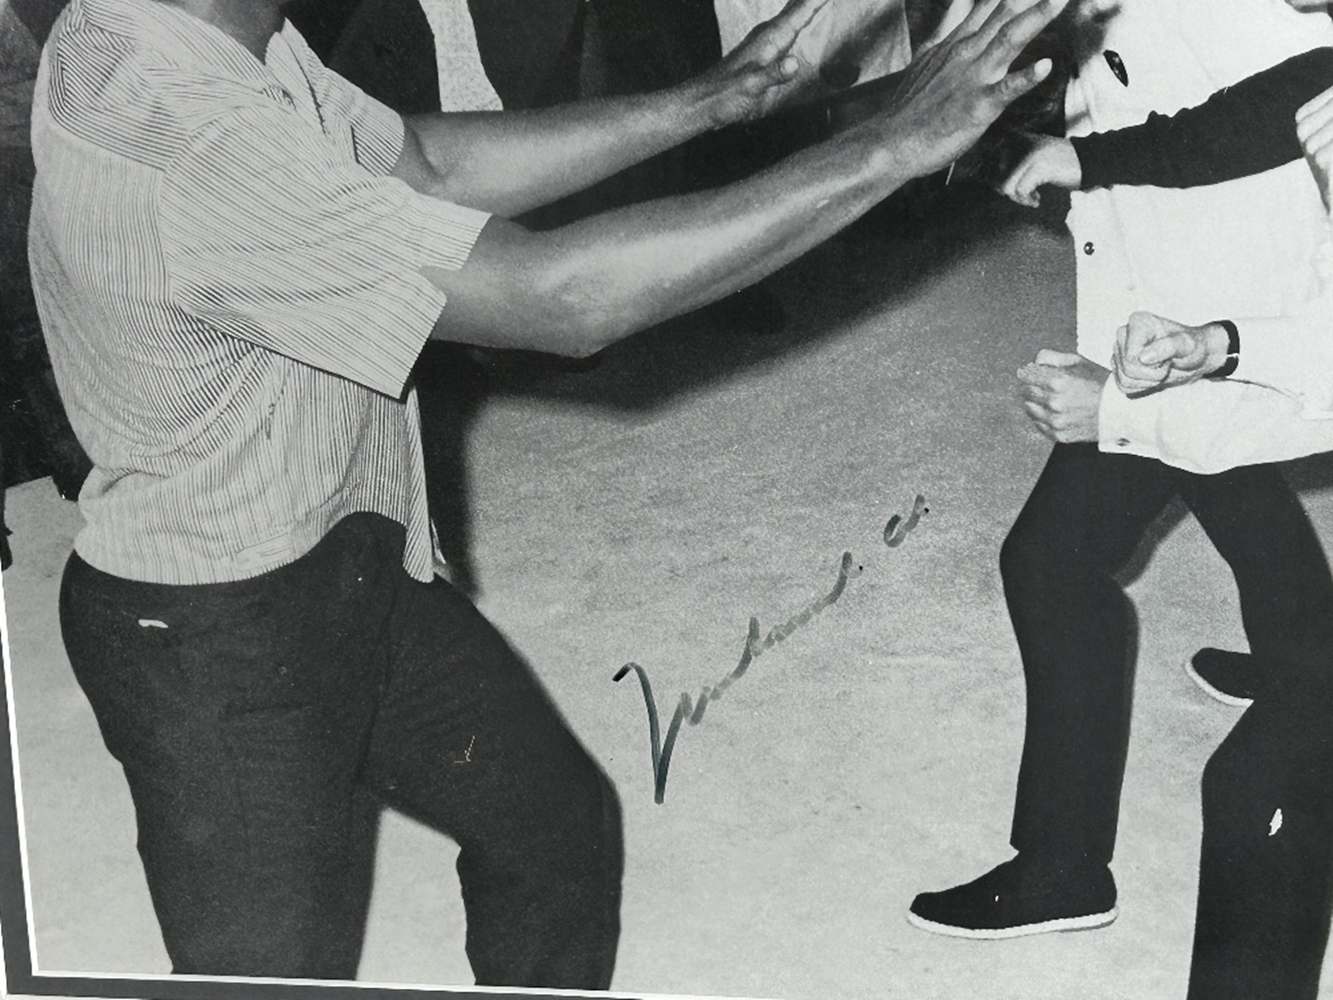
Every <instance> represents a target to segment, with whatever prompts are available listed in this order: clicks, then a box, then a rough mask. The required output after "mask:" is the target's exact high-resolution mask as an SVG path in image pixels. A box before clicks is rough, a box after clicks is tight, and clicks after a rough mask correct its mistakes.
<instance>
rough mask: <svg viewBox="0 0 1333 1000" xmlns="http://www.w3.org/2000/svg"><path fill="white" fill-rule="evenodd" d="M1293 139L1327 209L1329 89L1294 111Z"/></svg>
mask: <svg viewBox="0 0 1333 1000" xmlns="http://www.w3.org/2000/svg"><path fill="white" fill-rule="evenodd" d="M1296 135H1297V137H1299V138H1300V140H1301V149H1303V150H1305V162H1306V163H1308V164H1309V165H1310V171H1311V173H1313V174H1314V179H1315V180H1316V181H1317V182H1318V183H1319V193H1320V194H1321V195H1322V196H1323V198H1324V208H1326V209H1327V208H1329V207H1330V205H1331V204H1333V192H1330V190H1329V179H1330V177H1333V87H1330V88H1329V89H1328V90H1326V91H1324V92H1323V93H1322V94H1320V95H1319V96H1318V97H1316V98H1315V99H1314V100H1312V101H1309V102H1308V103H1306V104H1302V105H1301V106H1300V107H1299V108H1297V109H1296Z"/></svg>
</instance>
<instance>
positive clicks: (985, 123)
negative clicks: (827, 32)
mask: <svg viewBox="0 0 1333 1000" xmlns="http://www.w3.org/2000/svg"><path fill="white" fill-rule="evenodd" d="M1065 3H1066V0H984V2H981V3H978V4H977V5H976V6H975V7H973V9H972V10H971V12H970V13H969V14H968V15H967V17H965V18H964V19H963V21H962V22H961V23H960V24H959V25H958V27H957V28H955V29H954V30H953V31H951V32H949V34H948V35H946V36H945V37H944V38H943V39H942V40H941V41H940V42H939V44H937V45H935V46H933V47H931V48H930V49H928V50H926V51H924V52H921V53H919V54H918V55H917V57H916V58H915V59H914V60H913V61H912V65H911V66H909V67H908V68H907V71H906V72H905V73H904V74H903V76H902V79H901V81H900V82H899V85H898V87H897V89H896V91H895V92H894V94H893V97H892V98H891V99H890V100H889V102H888V105H887V106H886V108H885V110H884V113H883V116H882V118H881V119H880V121H881V124H882V127H883V136H884V142H885V145H886V147H887V150H888V152H889V154H890V155H892V156H894V157H895V158H896V159H898V160H899V161H900V162H901V163H902V165H903V166H904V167H905V168H906V169H907V170H908V172H909V173H910V174H912V175H914V176H921V175H924V174H929V173H934V172H935V171H937V170H942V169H943V168H945V167H947V166H948V165H949V164H950V163H952V162H953V161H954V160H956V159H957V158H958V157H959V156H960V155H962V153H964V152H965V151H966V150H967V149H968V148H969V147H970V146H971V145H972V144H973V143H975V142H976V141H977V139H979V138H980V137H981V134H982V133H983V132H985V131H986V129H987V128H989V127H990V125H991V123H992V122H994V121H995V119H996V118H998V117H999V116H1000V113H1001V112H1002V111H1003V110H1004V109H1005V108H1006V107H1008V106H1009V104H1010V103H1011V102H1013V101H1015V100H1017V99H1018V98H1019V97H1021V96H1022V95H1024V94H1026V93H1027V92H1028V91H1029V90H1031V89H1032V88H1033V87H1035V86H1036V85H1037V84H1039V83H1040V82H1041V81H1042V80H1044V79H1045V78H1046V76H1047V74H1048V73H1050V71H1051V62H1050V60H1049V59H1041V60H1039V61H1037V62H1035V63H1033V64H1032V65H1031V66H1029V67H1027V68H1026V69H1022V70H1018V71H1016V72H1012V73H1011V72H1010V71H1009V66H1010V64H1011V63H1012V62H1013V61H1014V60H1015V59H1016V58H1017V57H1018V56H1019V55H1020V54H1021V53H1022V51H1023V49H1024V48H1026V47H1027V44H1028V43H1029V42H1030V41H1032V39H1033V38H1035V37H1036V36H1037V33H1038V32H1040V31H1041V29H1042V28H1044V27H1045V26H1046V25H1047V24H1048V23H1049V22H1050V21H1051V20H1052V19H1053V18H1054V17H1055V16H1056V15H1057V14H1059V13H1060V11H1061V10H1063V9H1064V6H1065Z"/></svg>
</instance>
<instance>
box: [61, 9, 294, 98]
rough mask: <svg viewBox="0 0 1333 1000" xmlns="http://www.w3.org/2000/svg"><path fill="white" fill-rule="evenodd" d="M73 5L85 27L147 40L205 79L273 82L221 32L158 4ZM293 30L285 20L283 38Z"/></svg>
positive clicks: (269, 84) (262, 86) (259, 84)
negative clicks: (90, 26)
mask: <svg viewBox="0 0 1333 1000" xmlns="http://www.w3.org/2000/svg"><path fill="white" fill-rule="evenodd" d="M74 6H75V7H76V8H78V9H79V11H80V12H81V13H82V15H83V17H84V18H86V20H87V22H88V23H89V24H91V25H94V26H96V27H98V28H101V29H103V30H106V31H109V32H111V33H113V34H118V35H125V36H128V37H130V38H133V39H135V40H137V41H143V42H146V43H147V44H148V45H149V46H151V47H152V48H153V49H154V50H156V51H157V52H159V53H160V54H162V55H163V56H165V57H166V58H168V59H170V60H171V61H173V62H178V63H180V64H181V65H183V66H188V67H190V68H191V69H193V70H196V71H199V72H201V73H204V74H206V75H213V74H217V75H218V76H220V77H223V78H226V79H229V80H233V81H236V82H239V83H242V84H245V85H251V86H254V87H256V88H257V89H262V90H267V89H270V88H272V87H273V86H274V85H275V84H276V83H277V81H276V80H275V79H274V77H273V74H272V73H271V72H270V71H269V69H268V67H267V66H265V64H264V63H263V62H261V61H260V60H258V59H256V58H255V57H254V55H253V54H252V53H251V52H250V51H249V50H247V49H246V48H245V46H243V45H241V43H240V42H238V41H236V39H234V38H232V37H231V36H230V35H228V34H227V33H226V32H225V31H223V30H222V29H221V28H218V27H215V26H214V25H212V24H209V23H208V22H207V21H203V20H200V19H199V18H197V17H194V16H193V15H191V14H187V13H185V12H184V11H182V10H178V9H176V8H175V7H172V6H170V5H168V4H165V3H161V2H159V0H74ZM294 32H295V28H293V27H292V26H291V23H290V22H284V23H283V26H282V29H281V33H282V34H283V35H289V34H291V33H294ZM274 37H275V38H276V37H277V36H276V35H275V36H274ZM269 44H270V46H271V45H272V44H273V42H272V40H270V42H269Z"/></svg>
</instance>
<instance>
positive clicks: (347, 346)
mask: <svg viewBox="0 0 1333 1000" xmlns="http://www.w3.org/2000/svg"><path fill="white" fill-rule="evenodd" d="M402 142H403V124H402V120H401V119H400V118H399V116H398V115H396V114H395V113H393V112H392V111H390V110H389V109H388V108H386V107H384V106H383V105H382V104H379V103H377V102H375V101H374V100H372V99H370V98H369V97H367V96H366V95H365V94H363V93H362V92H361V91H360V90H358V89H357V88H355V87H353V86H352V85H351V84H350V83H348V82H347V81H346V80H344V79H342V78H341V77H340V76H338V75H337V74H336V73H333V72H332V71H330V70H328V69H327V68H325V67H324V66H323V65H322V64H321V63H320V62H319V60H318V59H317V58H316V57H315V56H314V54H313V53H312V52H311V51H310V50H309V48H308V47H307V46H306V44H305V42H304V40H303V39H302V38H301V37H300V35H299V34H298V33H297V32H296V31H295V30H294V29H293V28H292V27H291V25H290V24H287V25H284V26H283V28H282V30H281V32H279V33H278V34H276V35H274V37H273V39H272V40H271V42H270V44H269V46H268V50H267V52H266V55H265V59H264V61H263V62H262V63H261V62H260V61H259V60H257V59H256V58H254V56H252V55H251V54H250V53H249V52H248V51H246V50H245V49H244V48H243V47H241V46H240V45H239V44H238V43H237V42H236V41H234V40H233V39H232V38H230V37H229V36H228V35H226V34H225V33H223V32H222V31H220V30H218V29H217V28H215V27H213V26H211V25H209V24H207V23H205V22H203V21H201V20H198V19H195V18H193V17H191V16H190V15H188V14H185V13H183V12H180V11H178V10H176V9H173V8H171V7H169V6H166V5H165V4H161V3H158V2H156V0H73V2H72V3H71V4H70V5H69V7H68V8H67V9H66V10H65V12H64V13H63V14H62V16H61V19H60V21H59V22H58V24H57V26H56V28H55V30H54V32H53V33H52V36H51V38H50V40H49V41H48V44H47V46H46V49H45V51H44V52H43V56H42V63H41V67H40V70H39V74H38V80H37V88H36V96H35V101H34V107H33V154H34V158H35V159H36V162H37V181H36V185H35V189H34V196H33V211H32V221H31V225H30V229H29V259H30V261H31V265H32V271H33V284H34V287H35V290H36V292H37V300H38V304H39V308H40V311H41V318H42V324H43V327H44V329H45V333H46V337H47V341H48V345H49V348H50V353H51V360H52V364H53V367H54V369H55V373H56V378H57V381H58V384H59V387H60V391H61V395H62V397H63V398H64V400H65V404H66V407H67V408H68V411H69V416H70V420H71V423H72V424H73V426H74V429H75V431H76V433H77V434H78V436H79V439H80V441H81V442H82V443H83V446H84V448H85V449H86V450H87V452H88V454H89V456H90V457H91V458H92V460H93V463H94V469H93V472H92V474H91V475H90V476H89V478H88V481H87V483H86V484H85V485H84V487H83V491H82V493H81V495H80V497H79V503H80V507H81V508H82V511H83V513H84V517H85V522H86V523H85V526H84V528H83V530H82V531H81V532H80V534H79V535H78V537H77V539H76V540H75V549H76V550H77V551H78V553H79V555H80V556H81V557H82V558H83V559H85V560H86V561H87V562H88V563H90V564H91V565H93V566H95V567H97V568H99V569H101V570H103V571H105V572H108V573H111V574H114V575H117V576H121V577H126V578H129V579H135V580H145V581H151V582H157V583H171V584H191V583H211V582H221V581H228V580H237V579H243V578H246V577H251V576H256V575H258V574H260V573H263V572H266V571H268V570H270V569H274V568H276V567H278V566H281V565H283V564H285V563H288V562H291V561H292V560H294V559H296V558H298V557H299V556H301V555H302V554H303V553H305V552H306V551H308V550H309V549H310V548H311V547H312V546H313V545H314V544H315V543H316V542H318V541H319V539H320V538H321V537H322V536H323V535H324V533H325V532H326V531H328V530H329V528H331V527H332V526H333V525H334V524H335V523H337V521H338V520H339V519H341V518H342V517H344V516H345V515H347V514H350V513H353V512H357V511H371V512H375V513H380V514H384V515H386V516H388V517H391V518H393V519H394V520H396V521H399V522H400V523H402V524H403V525H404V526H405V527H406V529H407V546H406V549H405V551H404V557H403V559H404V566H405V567H406V569H407V570H408V572H409V573H411V574H412V575H413V576H414V577H416V578H417V579H421V580H427V579H429V578H430V577H431V575H432V573H433V571H434V565H435V554H434V546H433V545H432V541H431V533H430V522H429V518H428V516H427V511H426V499H425V488H424V483H425V479H424V474H423V470H422V456H421V440H420V428H419V423H418V416H417V405H416V398H415V395H414V394H413V393H412V391H411V390H410V389H409V388H408V387H407V385H406V383H407V379H408V375H409V372H410V370H411V368H412V365H413V363H414V362H415V360H416V357H417V354H418V352H419V351H420V349H421V347H422V345H423V343H424V342H425V340H426V338H427V337H428V336H429V334H430V331H431V329H432V327H433V326H434V324H435V322H436V320H437V319H438V318H439V316H440V312H441V310H442V309H443V307H444V295H443V293H442V292H440V291H439V290H438V289H437V288H436V287H435V286H433V285H432V284H431V283H430V282H428V281H427V280H426V279H425V278H424V277H422V274H421V269H422V267H423V266H435V267H443V268H459V267H462V265H463V264H464V262H465V261H466V260H467V257H468V254H469V253H470V251H471V248H472V244H473V242H474V241H475V240H476V237H477V235H478V233H479V232H480V230H481V227H482V226H483V225H484V224H485V221H486V218H487V216H486V214H485V213H483V212H478V211H474V210H472V209H468V208H463V207H461V206H457V205H452V204H448V203H446V202H442V201H438V200H435V199H431V198H428V197H425V196H421V195H418V194H416V193H415V192H413V191H411V190H410V189H409V188H408V187H407V186H406V185H405V184H403V183H402V182H400V181H398V180H395V179H393V178H391V177H389V176H387V175H388V174H389V172H390V171H391V169H392V167H393V164H394V162H395V160H396V159H397V156H398V153H399V151H400V150H401V148H402Z"/></svg>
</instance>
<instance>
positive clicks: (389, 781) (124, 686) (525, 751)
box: [60, 514, 623, 989]
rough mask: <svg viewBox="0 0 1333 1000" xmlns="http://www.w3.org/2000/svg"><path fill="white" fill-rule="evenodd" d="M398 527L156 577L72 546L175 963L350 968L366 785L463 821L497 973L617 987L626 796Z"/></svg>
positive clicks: (79, 606)
mask: <svg viewBox="0 0 1333 1000" xmlns="http://www.w3.org/2000/svg"><path fill="white" fill-rule="evenodd" d="M402 548H403V532H402V529H401V528H400V527H399V526H398V525H396V524H394V523H393V522H390V521H388V520H387V519H384V518H381V517H378V516H375V515H367V514H358V515H353V516H351V517H348V518H346V519H344V520H343V521H342V522H340V523H339V524H338V525H337V526H336V527H335V528H334V529H333V531H331V532H330V533H329V534H328V536H326V537H325V538H324V540H323V541H322V542H320V544H319V545H318V546H317V547H316V548H315V549H314V550H312V551H311V552H310V553H309V554H307V555H306V556H304V557H303V558H302V559H300V560H298V561H297V562H295V563H293V564H291V565H289V566H286V567H284V568H282V569H279V570H276V571H273V572H270V573H267V574H265V575H263V576H260V577H258V578H256V579H253V580H247V581H242V582H238V583H226V584H215V585H206V586H161V585H155V584H144V583H136V582H131V581H127V580H123V579H119V578H116V577H112V576H108V575H107V574H105V573H102V572H100V571H98V570H96V569H93V568H92V567H90V566H88V565H87V564H86V563H85V562H83V561H82V560H80V559H79V558H78V557H77V556H74V557H72V558H71V559H70V562H69V564H68V566H67V568H66V571H65V576H64V581H63V587H62V591H61V600H60V612H61V625H62V628H63V632H64V639H65V645H66V648H67V650H68V651H69V657H70V662H71V663H72V664H73V667H74V671H75V673H76V675H77V676H78V679H79V683H80V684H81V685H82V686H83V689H84V691H85V692H86V693H87V696H88V699H89V701H90V702H91V703H92V706H93V710H94V711H95V713H96V715H97V720H98V723H99V724H100V726H101V729H102V735H103V737H104V739H105V741H106V745H107V748H108V749H109V750H110V751H111V753H112V754H114V755H115V757H116V758H117V759H118V760H119V761H120V763H121V764H122V765H123V766H124V769H125V776H126V778H127V780H128V782H129V786H130V791H131V793H132V795H133V798H134V806H135V810H136V815H137V818H138V827H139V853H140V855H141V857H142V859H143V864H144V869H145V871H146V873H147V877H148V886H149V890H150V892H151V894H152V899H153V904H154V907H155V909H156V912H157V916H158V920H159V923H160V924H161V928H162V934H163V937H164V939H165V942H166V946H167V951H168V953H169V955H170V956H171V960H172V963H173V967H174V969H175V971H176V972H178V973H197V974H205V975H263V976H281V977H313V978H339V979H350V978H353V977H354V976H355V974H356V957H357V954H358V953H359V947H360V938H361V932H362V929H363V923H364V917H365V897H364V895H359V894H358V893H357V892H356V891H354V887H355V883H356V879H357V873H358V872H360V871H363V870H364V869H365V860H366V857H365V852H366V851H368V850H369V849H370V844H369V843H367V842H365V838H358V836H357V833H358V827H357V809H356V803H357V796H358V794H361V793H362V791H363V790H369V791H370V792H372V793H373V794H374V796H375V797H376V798H378V799H379V800H380V801H382V802H384V803H387V804H389V805H391V806H395V807H397V808H399V809H401V810H403V811H404V812H406V813H409V814H410V815H412V816H415V817H417V818H418V819H420V820H422V821H424V822H426V823H428V824H430V825H431V826H433V827H434V828H436V829H437V830H440V831H441V832H443V833H445V834H447V835H448V836H449V837H451V838H453V839H454V840H455V841H456V842H457V843H458V845H459V847H460V848H461V853H460V855H459V859H458V874H459V877H460V879H461V883H462V891H463V902H464V906H465V910H466V915H467V942H466V944H467V954H468V957H469V959H470V960H471V963H472V968H473V971H474V973H475V974H476V977H477V981H478V982H479V983H481V984H486V985H509V986H537V987H564V988H579V989H605V988H606V987H607V986H608V985H609V982H610V979H611V972H612V967H613V965H614V960H615V951H616V945H617V941H618V936H619V910H620V880H621V872H622V867H623V858H622V842H621V827H620V811H619V803H618V800H617V798H616V795H615V792H614V790H613V789H612V787H611V786H610V783H609V782H608V780H607V779H606V778H605V777H604V776H603V775H602V773H601V772H600V771H599V769H598V768H597V766H596V765H595V764H594V763H593V761H592V760H591V759H590V758H589V757H588V755H587V754H586V753H585V751H584V750H583V749H582V747H581V746H580V745H579V744H578V742H577V741H576V740H575V738H574V737H573V735H572V734H571V733H570V732H569V730H568V728H567V727H566V726H565V724H564V723H563V721H562V720H561V719H560V717H559V716H558V714H557V713H556V711H555V710H554V708H553V707H552V706H551V704H550V703H549V701H548V700H547V698H546V696H545V695H544V693H543V692H542V690H541V688H540V687H539V685H538V683H537V681H536V680H535V679H534V678H533V676H532V674H531V673H530V672H529V670H528V668H527V667H526V666H525V665H524V664H523V662H522V661H521V660H520V659H519V658H518V656H517V655H515V653H514V652H513V651H512V650H511V649H510V647H509V646H508V645H507V644H506V643H505V641H504V640H503V639H502V638H501V636H500V635H499V633H498V632H497V631H496V630H495V628H494V627H492V626H491V625H490V623H489V622H487V621H486V619H485V618H483V617H482V616H481V614H480V613H479V612H478V611H477V610H476V609H475V608H474V607H473V606H472V604H471V603H470V602H468V601H467V600H466V599H464V598H463V597H461V596H460V595H459V594H457V593H456V592H455V591H454V590H453V589H452V588H450V587H449V586H448V585H447V584H445V583H444V582H442V581H436V582H435V583H433V584H430V585H426V584H422V583H418V582H416V581H414V580H412V579H411V578H410V577H408V576H407V574H406V573H405V572H404V571H403V569H402V566H401V564H400V559H401V555H402Z"/></svg>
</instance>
